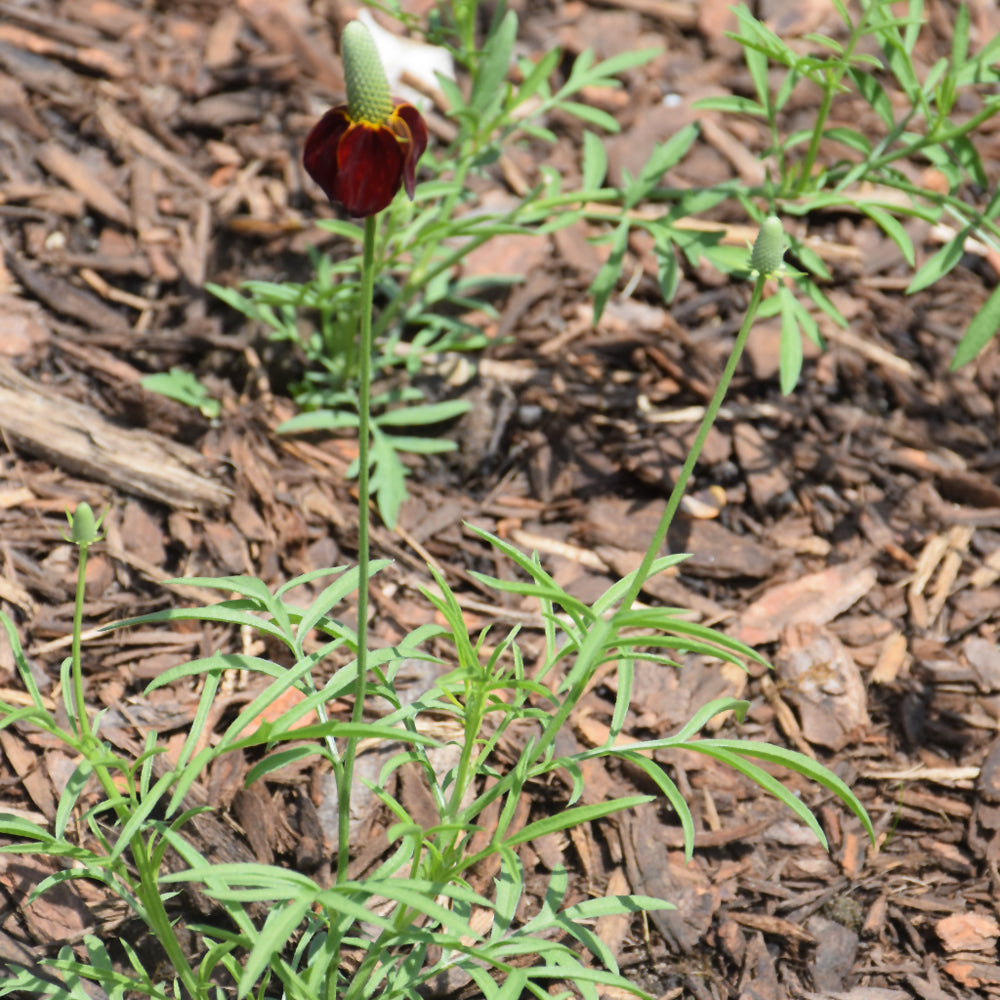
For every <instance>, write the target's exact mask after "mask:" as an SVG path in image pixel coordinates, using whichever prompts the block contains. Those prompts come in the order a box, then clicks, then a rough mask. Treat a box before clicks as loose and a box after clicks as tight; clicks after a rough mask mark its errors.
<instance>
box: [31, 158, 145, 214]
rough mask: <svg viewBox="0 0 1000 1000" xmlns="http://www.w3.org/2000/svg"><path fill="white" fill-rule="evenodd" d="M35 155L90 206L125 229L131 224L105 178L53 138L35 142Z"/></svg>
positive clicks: (122, 205) (48, 169)
mask: <svg viewBox="0 0 1000 1000" xmlns="http://www.w3.org/2000/svg"><path fill="white" fill-rule="evenodd" d="M35 158H36V159H37V160H38V162H39V163H40V164H41V165H42V166H43V167H45V169H46V170H47V171H48V172H49V173H50V174H52V175H53V176H54V177H58V178H59V180H61V181H62V182H63V183H64V184H67V185H69V187H71V188H73V190H74V191H78V192H79V193H80V194H82V195H83V197H84V199H85V200H86V202H87V204H88V205H90V207H91V208H93V209H96V210H97V211H98V212H100V213H101V214H102V215H106V216H107V217H108V218H109V219H111V221H112V222H117V223H118V224H119V225H120V226H123V227H124V228H125V229H128V228H130V227H131V225H132V214H131V213H130V212H129V210H128V208H127V207H126V205H125V203H124V202H123V201H122V200H121V199H120V198H119V197H118V196H117V195H116V194H115V193H114V192H113V191H112V190H111V187H110V185H109V183H108V180H109V179H108V178H107V177H103V176H101V175H100V174H98V173H97V171H95V170H94V169H92V168H91V166H90V164H89V163H87V162H86V161H85V160H83V159H81V158H80V157H79V156H74V155H73V154H72V153H71V152H70V151H69V150H68V149H66V148H65V147H64V146H61V145H60V144H59V143H58V142H55V141H52V142H46V143H43V144H42V145H41V146H39V147H38V148H37V149H36V150H35Z"/></svg>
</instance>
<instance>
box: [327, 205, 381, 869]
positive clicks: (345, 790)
mask: <svg viewBox="0 0 1000 1000" xmlns="http://www.w3.org/2000/svg"><path fill="white" fill-rule="evenodd" d="M378 218H379V217H378V215H369V216H368V217H367V218H366V219H365V241H364V250H363V252H362V258H361V332H360V336H359V338H358V340H359V346H358V351H359V354H360V357H359V370H358V382H359V385H358V411H359V412H358V656H357V671H358V672H357V678H356V680H355V683H354V707H353V708H352V710H351V721H352V722H355V723H357V722H361V721H362V719H363V718H364V713H365V686H366V682H367V680H368V580H369V562H370V554H371V543H370V541H369V536H370V528H371V508H370V506H369V493H370V485H369V478H368V472H369V469H368V466H369V456H370V454H371V390H372V385H371V383H372V297H373V295H374V292H375V236H376V233H377V231H378ZM356 752H357V738H356V737H353V736H352V737H350V738H349V739H348V740H347V745H346V747H345V748H344V762H343V770H342V771H341V781H340V788H339V790H338V791H339V799H338V802H337V811H338V814H339V815H338V824H337V881H338V882H343V881H345V880H346V878H347V862H348V859H349V848H350V821H351V785H352V784H353V782H354V758H355V755H356Z"/></svg>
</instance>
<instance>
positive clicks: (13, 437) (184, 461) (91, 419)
mask: <svg viewBox="0 0 1000 1000" xmlns="http://www.w3.org/2000/svg"><path fill="white" fill-rule="evenodd" d="M0 413H2V414H3V417H2V421H0V429H2V432H3V435H4V437H5V438H6V440H7V442H8V444H9V445H11V446H17V447H19V448H23V449H24V450H25V451H28V452H31V453H32V454H35V455H40V456H43V457H44V458H46V459H47V460H48V461H51V462H52V463H53V464H55V465H57V466H59V467H60V468H63V469H67V470H69V471H71V472H74V473H76V474H79V475H82V476H84V477H86V478H87V479H90V480H94V481H97V482H102V483H108V484H110V485H111V486H114V487H116V488H117V489H120V490H122V491H123V492H125V493H130V494H133V495H138V496H144V497H147V498H149V499H151V500H158V501H159V502H160V503H165V504H167V505H168V506H171V507H186V508H195V507H202V506H207V507H221V506H223V505H224V504H226V503H227V502H228V500H229V497H230V492H229V490H228V489H227V488H226V487H225V486H222V485H221V484H220V483H217V482H214V481H213V480H211V479H209V478H208V477H206V476H204V475H201V474H200V473H199V472H197V471H195V470H196V469H197V468H198V467H199V466H202V465H203V464H204V460H203V459H202V457H201V456H200V455H199V454H198V453H197V452H195V451H192V450H191V449H190V448H186V447H184V446H183V445H179V444H175V443H174V442H172V441H169V440H167V439H166V438H161V437H157V436H156V435H154V434H150V433H149V432H148V431H144V430H138V429H133V428H123V427H117V426H116V425H115V424H112V423H110V422H109V421H108V420H106V419H105V418H104V417H103V416H101V414H100V413H98V412H97V411H96V410H93V409H91V408H90V407H89V406H85V405H83V404H82V403H77V402H75V401H74V400H71V399H66V398H65V397H63V396H61V395H60V394H59V393H57V392H54V391H53V390H51V389H48V388H45V387H44V386H40V385H38V384H37V383H35V382H32V381H31V380H30V379H28V378H25V377H24V376H23V375H21V374H20V372H18V371H17V369H15V368H14V367H13V366H12V365H10V364H9V363H7V362H6V361H3V360H0Z"/></svg>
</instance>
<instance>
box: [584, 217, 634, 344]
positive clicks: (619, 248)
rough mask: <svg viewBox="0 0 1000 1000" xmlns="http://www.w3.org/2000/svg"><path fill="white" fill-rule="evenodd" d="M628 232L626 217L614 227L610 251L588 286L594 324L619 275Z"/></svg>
mask: <svg viewBox="0 0 1000 1000" xmlns="http://www.w3.org/2000/svg"><path fill="white" fill-rule="evenodd" d="M628 234H629V222H628V219H622V221H621V222H620V223H618V227H617V229H615V232H614V235H613V237H612V241H611V253H610V254H609V255H608V259H607V260H606V261H605V262H604V264H603V265H602V267H601V269H600V271H598V272H597V276H596V277H595V278H594V281H593V283H592V284H591V286H590V289H589V294H590V296H591V297H592V299H593V301H594V325H595V326H596V325H597V321H598V320H599V319H600V318H601V314H602V313H603V312H604V307H605V306H606V305H607V303H608V299H609V298H610V297H611V293H612V292H613V291H614V288H615V286H616V285H617V284H618V279H619V277H620V276H621V272H622V262H623V261H624V259H625V250H626V249H627V247H628Z"/></svg>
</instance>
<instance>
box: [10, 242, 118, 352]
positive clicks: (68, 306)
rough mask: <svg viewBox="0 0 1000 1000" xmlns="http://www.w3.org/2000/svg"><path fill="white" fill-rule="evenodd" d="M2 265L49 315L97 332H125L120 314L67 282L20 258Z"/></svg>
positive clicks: (16, 257) (11, 255)
mask: <svg viewBox="0 0 1000 1000" xmlns="http://www.w3.org/2000/svg"><path fill="white" fill-rule="evenodd" d="M6 263H7V266H8V267H9V268H10V269H11V271H13V272H14V274H15V275H16V277H17V280H18V281H20V282H21V284H22V285H24V287H25V288H26V289H27V290H28V291H29V292H30V293H31V294H32V295H34V296H35V298H37V299H40V300H41V301H42V302H43V303H44V304H45V305H47V306H48V307H49V308H50V309H52V310H53V312H57V313H59V314H60V315H62V316H69V317H70V318H72V319H76V320H79V321H80V322H81V323H85V324H86V325H87V326H89V327H91V328H93V329H94V330H100V331H101V332H114V333H126V332H128V329H129V326H128V323H127V322H126V321H125V319H124V318H123V317H122V314H121V313H120V312H118V311H117V310H116V309H112V308H111V307H110V306H106V305H105V304H104V303H103V302H102V301H101V300H100V299H99V298H97V296H95V295H92V294H91V293H90V292H85V291H83V290H82V289H79V288H76V287H75V286H74V285H71V284H70V283H69V282H68V281H64V280H63V279H62V278H58V277H56V276H55V275H54V274H52V273H50V272H48V271H44V270H42V269H41V268H37V267H34V266H33V265H32V264H29V263H28V262H27V260H25V259H24V258H23V257H18V256H15V255H14V254H7V259H6Z"/></svg>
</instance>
